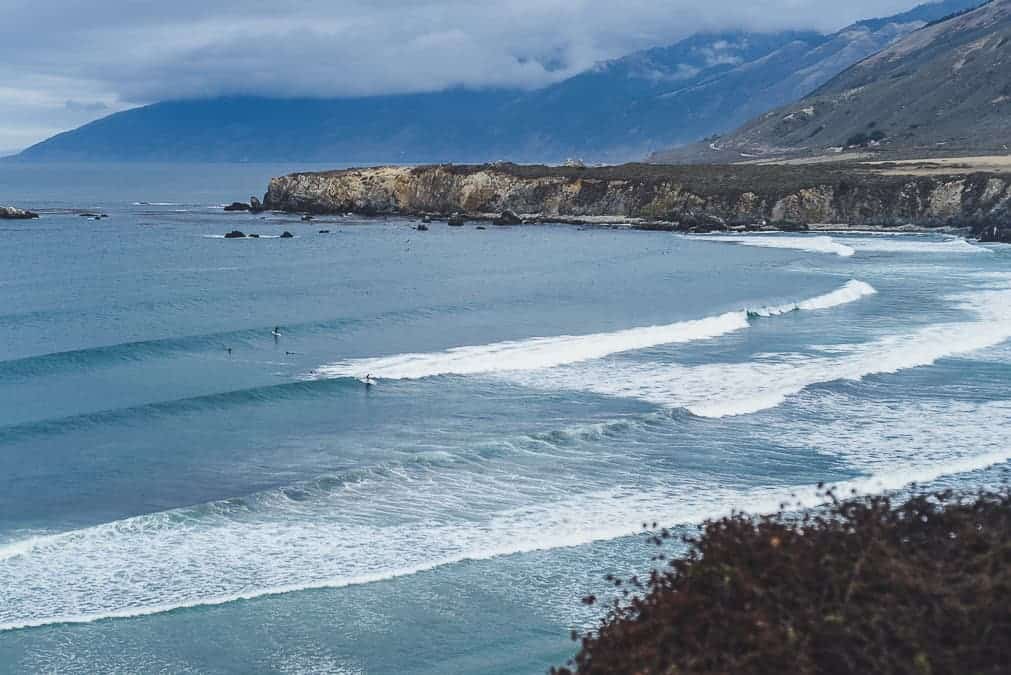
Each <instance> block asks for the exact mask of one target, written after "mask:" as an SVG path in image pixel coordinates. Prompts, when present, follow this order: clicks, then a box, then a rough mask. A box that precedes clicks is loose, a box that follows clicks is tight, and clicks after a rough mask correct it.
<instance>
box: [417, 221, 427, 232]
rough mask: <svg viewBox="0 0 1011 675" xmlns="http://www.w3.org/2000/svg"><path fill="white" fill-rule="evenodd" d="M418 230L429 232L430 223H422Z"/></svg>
mask: <svg viewBox="0 0 1011 675" xmlns="http://www.w3.org/2000/svg"><path fill="white" fill-rule="evenodd" d="M417 230H418V232H428V225H425V224H424V223H421V224H419V225H418V227H417Z"/></svg>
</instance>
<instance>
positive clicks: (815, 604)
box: [553, 489, 1011, 675]
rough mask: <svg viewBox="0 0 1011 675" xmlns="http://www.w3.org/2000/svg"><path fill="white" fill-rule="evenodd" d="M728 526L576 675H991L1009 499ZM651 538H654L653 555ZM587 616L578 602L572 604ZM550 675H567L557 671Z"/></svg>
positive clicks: (1009, 533) (1005, 580) (1003, 645)
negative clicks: (844, 674) (866, 674)
mask: <svg viewBox="0 0 1011 675" xmlns="http://www.w3.org/2000/svg"><path fill="white" fill-rule="evenodd" d="M833 504H834V505H833V506H832V507H831V508H830V509H828V510H827V511H819V512H816V513H808V514H807V515H805V516H803V517H802V518H800V517H797V516H793V517H791V516H789V515H784V514H782V513H781V514H779V515H775V516H769V517H763V518H758V519H754V518H749V517H745V516H742V515H736V516H733V517H730V518H725V519H723V520H719V521H715V522H709V523H707V524H705V525H704V527H703V530H702V534H701V535H700V536H698V537H697V538H694V539H686V540H685V541H687V542H688V544H689V545H690V551H689V553H688V554H687V556H686V557H683V558H679V559H676V560H674V561H673V562H672V563H670V567H669V569H666V570H664V571H657V572H653V574H652V576H651V578H650V579H649V580H648V581H645V582H640V581H639V580H637V579H631V580H629V581H626V582H624V583H623V582H622V581H620V580H615V584H616V586H622V587H623V588H624V589H626V590H627V589H633V593H641V594H642V595H641V596H632V599H630V600H628V601H626V602H624V603H618V602H615V604H614V605H613V606H612V607H611V609H610V612H609V614H608V616H607V617H606V618H605V619H604V620H603V621H602V623H601V625H600V627H599V629H598V630H597V631H595V632H594V633H592V634H590V635H586V636H584V637H583V638H582V649H581V650H580V652H579V653H578V655H577V656H576V657H575V659H574V660H573V661H572V662H570V664H569V667H570V668H572V669H573V670H574V671H575V672H578V673H584V674H588V673H641V674H644V675H645V674H649V673H657V674H664V675H670V674H672V673H679V674H690V673H700V674H701V673H796V674H799V675H806V674H809V673H854V674H855V673H910V674H913V673H917V674H921V675H928V674H934V675H937V674H940V673H980V674H996V673H1007V672H1008V669H1009V664H1011V501H1009V497H1008V493H1007V490H1006V489H1005V491H1004V492H1003V493H1002V494H997V495H993V494H988V495H980V496H978V497H976V498H974V499H972V500H963V499H958V498H955V497H953V496H952V495H951V494H950V493H945V494H938V495H931V496H922V497H916V498H914V499H912V500H910V501H908V502H906V503H904V504H902V505H900V506H897V507H896V506H893V505H892V504H891V502H890V501H889V499H888V498H885V497H872V498H866V499H860V500H854V501H848V502H836V501H834V502H833ZM669 537H670V534H669V533H668V532H666V531H664V532H663V533H661V535H659V536H657V537H655V541H656V542H657V543H658V544H660V543H662V541H663V539H666V538H669ZM584 602H587V603H591V604H592V603H593V602H595V599H594V598H592V597H591V598H587V599H585V600H584ZM553 672H554V673H556V674H561V673H571V672H573V671H572V670H569V669H568V668H563V669H560V670H553Z"/></svg>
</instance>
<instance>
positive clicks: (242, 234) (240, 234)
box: [225, 230, 246, 239]
mask: <svg viewBox="0 0 1011 675" xmlns="http://www.w3.org/2000/svg"><path fill="white" fill-rule="evenodd" d="M245 236H246V233H245V232H240V231H239V230H232V231H231V232H229V233H228V234H226V235H225V239H242V238H244V237H245Z"/></svg>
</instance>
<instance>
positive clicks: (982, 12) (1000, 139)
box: [652, 0, 1011, 163]
mask: <svg viewBox="0 0 1011 675" xmlns="http://www.w3.org/2000/svg"><path fill="white" fill-rule="evenodd" d="M1009 144H1011V0H992V1H991V2H988V3H986V4H984V5H982V6H980V7H978V8H976V9H974V10H971V11H968V12H962V13H958V14H957V15H955V16H952V17H949V18H947V19H945V20H943V21H938V22H933V23H931V24H928V25H927V26H924V27H923V28H921V29H920V30H918V31H915V32H913V33H910V34H909V35H907V36H905V37H904V38H902V39H900V40H898V41H896V42H895V43H893V44H891V45H890V46H888V47H886V48H885V49H883V50H881V51H879V52H877V53H875V54H873V55H871V56H869V57H867V58H866V59H862V60H861V61H859V62H857V63H855V64H854V65H853V66H851V67H850V68H847V69H846V70H844V71H843V72H841V73H840V74H839V75H837V76H836V77H835V78H833V79H831V80H829V81H828V82H826V83H825V84H823V85H822V86H820V87H819V88H818V89H816V90H814V91H813V92H812V93H811V94H810V95H808V96H806V97H804V98H802V99H800V100H798V101H796V102H795V103H792V104H789V105H786V106H783V107H780V108H776V109H773V110H771V111H769V112H767V113H765V114H763V115H761V116H758V117H756V118H754V119H752V120H750V121H749V122H747V123H745V124H744V125H742V126H741V127H740V128H738V129H737V130H735V131H733V132H731V133H730V134H727V135H725V136H722V137H720V138H718V139H712V140H711V141H710V142H709V143H707V144H701V143H697V144H693V145H689V146H686V147H682V148H675V149H672V150H669V151H666V152H662V153H657V154H655V155H654V156H653V157H652V159H653V160H654V161H659V162H675V163H679V162H688V163H710V162H725V163H732V162H741V161H796V160H805V161H806V160H812V161H814V160H818V159H826V160H834V159H839V158H840V157H843V156H845V155H850V156H853V155H859V156H860V158H861V159H864V160H866V159H880V160H888V159H907V158H931V157H958V156H962V155H965V156H978V155H987V154H993V155H1006V154H1007V153H1008V145H1009Z"/></svg>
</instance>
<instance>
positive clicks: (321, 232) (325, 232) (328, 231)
mask: <svg viewBox="0 0 1011 675" xmlns="http://www.w3.org/2000/svg"><path fill="white" fill-rule="evenodd" d="M319 233H320V234H330V230H320V231H319Z"/></svg>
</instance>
